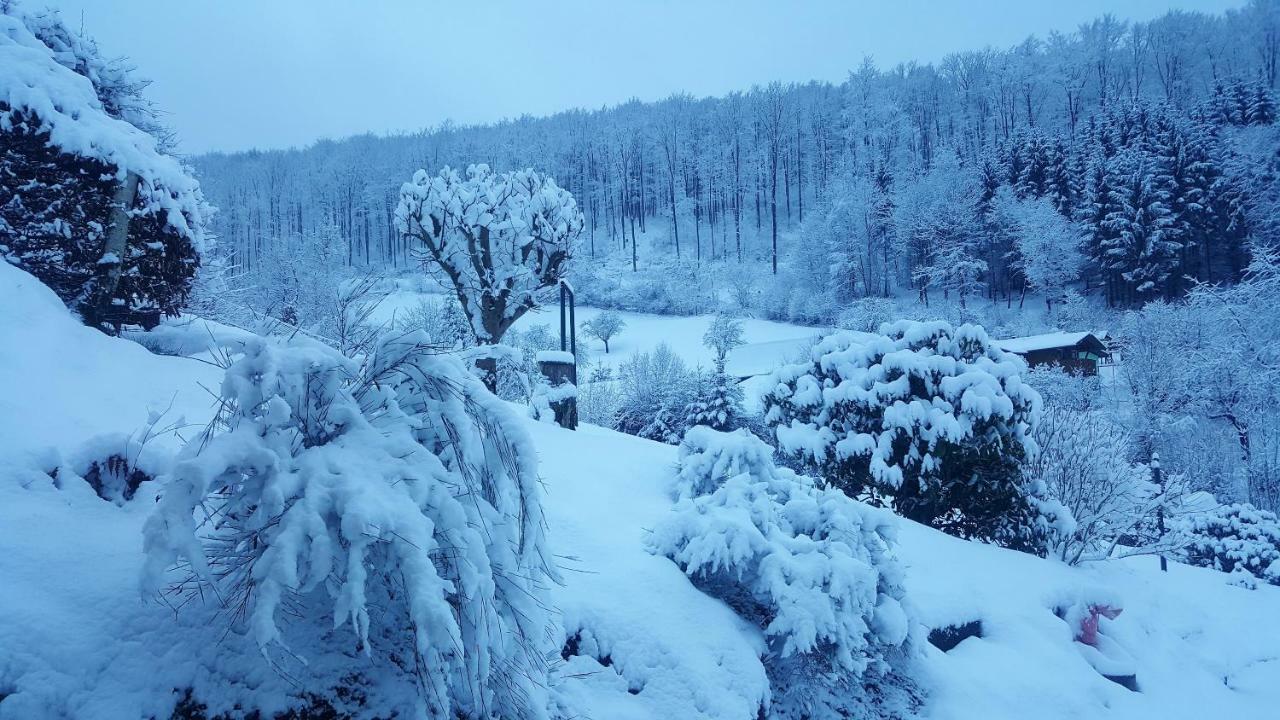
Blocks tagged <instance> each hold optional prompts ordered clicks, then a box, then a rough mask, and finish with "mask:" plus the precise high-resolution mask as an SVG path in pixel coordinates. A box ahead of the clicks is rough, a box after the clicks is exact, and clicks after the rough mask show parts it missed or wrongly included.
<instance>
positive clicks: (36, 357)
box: [0, 263, 1280, 720]
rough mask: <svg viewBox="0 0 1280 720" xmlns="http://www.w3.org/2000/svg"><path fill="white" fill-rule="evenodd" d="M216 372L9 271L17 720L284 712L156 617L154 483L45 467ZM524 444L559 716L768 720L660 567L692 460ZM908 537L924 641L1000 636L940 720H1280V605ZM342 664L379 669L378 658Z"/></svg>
mask: <svg viewBox="0 0 1280 720" xmlns="http://www.w3.org/2000/svg"><path fill="white" fill-rule="evenodd" d="M686 334H687V333H686ZM678 336H679V333H678V332H676V331H673V333H672V337H678ZM700 340H701V338H700V337H696V338H694V341H695V342H698V343H699V347H700ZM219 372H220V371H219V370H218V369H217V368H216V367H213V366H211V365H209V364H206V363H202V362H199V361H196V360H192V359H189V358H182V357H165V356H157V355H153V354H151V353H149V352H147V351H146V350H145V349H143V348H142V347H141V346H138V345H136V344H134V343H131V342H128V341H125V340H119V339H111V338H107V337H105V336H102V335H101V334H99V333H97V332H95V331H92V330H88V329H85V328H83V327H81V326H80V325H79V323H78V322H77V321H76V320H75V319H74V318H72V317H71V316H70V315H69V314H67V313H66V311H65V310H63V309H62V306H61V304H60V303H59V302H58V300H57V299H56V297H54V296H53V294H52V293H51V292H49V291H48V290H47V289H45V288H44V287H43V286H41V285H39V283H37V282H36V281H35V280H33V279H32V278H31V277H30V276H28V275H26V274H24V273H22V272H20V271H18V270H15V269H13V268H11V267H9V266H8V265H5V264H3V263H0V422H2V423H3V428H2V429H3V432H2V433H0V449H2V450H3V451H4V457H5V461H4V464H3V465H0V719H3V720H42V719H44V718H105V719H108V720H113V719H116V718H121V719H131V718H144V717H149V716H151V715H155V716H158V717H161V718H163V717H167V716H168V713H169V712H170V710H171V708H172V707H173V705H174V703H175V702H176V701H177V700H178V698H179V694H175V690H178V689H181V688H187V687H194V688H195V690H196V693H197V694H198V695H200V696H202V697H204V698H206V699H208V700H212V701H214V702H222V703H226V704H230V703H233V702H244V703H253V704H259V705H261V706H262V707H263V708H264V709H267V710H268V711H270V710H272V709H278V708H280V707H283V704H284V703H285V701H286V700H287V694H288V692H289V691H290V685H289V683H288V681H287V680H285V679H283V678H281V677H279V676H278V675H276V674H275V673H274V672H273V671H272V670H270V669H269V668H268V667H267V666H266V664H265V663H264V662H263V660H262V657H261V655H260V654H259V653H258V652H257V649H256V647H255V646H253V643H252V641H251V640H246V639H245V638H242V637H240V636H237V635H234V634H228V635H225V636H224V635H223V634H222V632H221V631H220V630H218V629H217V628H216V627H214V626H211V625H209V624H206V623H202V622H201V621H200V616H198V615H187V614H184V615H179V616H177V617H175V615H174V614H173V613H172V612H171V611H170V609H168V608H166V607H163V606H161V605H158V604H156V603H146V604H144V603H142V602H140V599H139V594H138V590H137V587H138V585H137V577H138V572H139V569H140V567H141V565H142V552H141V537H142V536H141V525H142V522H143V520H144V519H145V517H146V516H147V514H148V513H149V512H150V511H151V507H152V506H153V504H154V497H155V488H153V487H150V486H151V485H153V483H147V484H144V485H143V486H142V489H141V490H140V491H139V492H138V495H137V496H135V498H134V499H133V500H132V501H130V502H128V503H125V504H124V505H123V506H122V507H121V506H116V505H114V504H111V503H108V502H106V501H103V500H101V499H99V498H98V497H97V496H96V495H95V494H94V493H93V492H92V491H91V490H90V489H89V488H88V486H87V485H85V484H84V483H83V482H80V481H78V480H74V479H72V480H67V481H65V482H63V483H62V486H61V487H57V486H56V485H55V483H54V481H53V480H52V479H50V478H49V477H48V476H47V475H46V474H44V472H43V471H45V470H49V469H52V468H53V467H56V465H57V463H56V460H55V459H54V456H53V455H52V454H51V451H50V450H48V449H49V448H53V449H55V450H56V451H57V452H59V453H61V455H62V456H63V457H64V458H65V457H69V456H73V455H75V453H76V452H77V450H78V449H79V448H81V447H83V446H84V445H85V444H86V443H90V444H92V443H93V442H95V440H94V438H95V437H96V436H98V435H99V434H101V433H103V432H123V433H128V432H131V431H133V430H135V429H136V428H137V427H139V426H140V425H142V424H143V423H144V422H145V421H146V419H147V417H148V412H149V410H150V409H152V408H154V407H157V406H158V407H159V408H161V409H163V408H164V407H167V406H168V405H169V404H170V401H171V399H173V398H175V397H176V399H173V400H172V404H173V407H174V409H173V411H172V412H174V413H182V414H185V415H186V416H187V420H188V421H191V422H201V421H203V420H205V419H207V418H208V416H209V414H210V412H211V410H212V407H211V403H212V398H211V397H210V396H209V395H208V394H207V393H206V392H205V390H204V389H203V388H202V386H207V387H210V388H214V387H215V386H216V384H217V383H218V381H219V378H218V374H219ZM526 429H527V430H528V432H529V434H530V435H531V437H532V439H533V443H534V445H535V446H536V447H537V449H538V453H539V460H540V468H541V475H542V477H543V480H544V484H545V489H546V498H545V507H546V512H547V522H548V526H549V527H548V535H549V538H550V543H551V548H552V550H553V552H554V554H555V556H556V557H557V560H558V563H559V564H560V565H561V567H562V575H563V579H564V584H563V585H562V586H560V587H557V588H555V590H554V592H553V597H554V600H555V603H556V605H557V606H558V608H559V611H560V614H561V620H562V623H561V624H562V626H563V629H564V635H565V637H564V640H565V641H566V642H565V649H564V651H563V653H562V654H563V656H564V657H565V663H564V665H563V666H562V668H561V676H562V678H563V680H562V686H561V693H560V694H561V697H562V703H564V704H565V705H566V706H569V707H572V708H574V710H575V711H576V712H578V713H580V714H581V716H583V717H591V718H595V719H596V720H617V719H629V718H636V719H642V718H658V719H661V720H667V719H674V718H680V719H682V720H683V719H685V718H717V719H719V718H724V719H726V720H739V719H741V720H749V719H751V718H755V717H756V716H757V712H758V708H759V706H760V702H761V699H762V698H763V697H764V696H765V693H766V692H767V680H766V678H765V674H764V669H763V667H762V665H761V663H760V660H759V658H758V654H759V653H760V652H761V651H762V649H763V647H764V646H763V641H762V639H761V637H760V635H759V632H758V631H757V630H756V629H755V628H753V627H751V626H749V625H747V624H746V623H744V622H743V621H741V620H740V619H739V618H738V617H737V616H736V615H735V614H734V613H733V612H732V611H731V610H730V609H729V608H728V607H727V606H725V605H724V604H723V603H721V602H719V601H717V600H714V599H712V598H710V597H708V596H706V595H703V594H702V593H700V592H699V591H698V590H696V589H695V588H694V587H693V585H692V584H690V583H689V582H688V580H687V579H686V578H685V576H684V575H683V574H682V573H681V571H680V570H679V569H678V568H677V567H676V566H675V565H674V564H672V563H671V562H670V561H668V560H666V559H664V558H661V557H655V556H653V555H650V554H649V553H648V552H647V551H646V549H645V544H644V540H645V536H646V532H647V531H648V530H649V529H650V528H652V527H653V526H654V525H655V524H656V523H657V522H658V521H659V520H661V518H662V517H663V515H664V514H665V513H666V512H667V511H668V510H669V509H670V508H671V505H672V501H671V498H670V495H669V487H668V486H669V481H670V478H671V474H672V469H673V466H674V464H675V462H676V449H675V448H674V447H671V446H667V445H661V444H657V443H653V442H650V441H645V440H640V439H637V438H634V437H631V436H627V435H621V434H618V433H615V432H612V431H609V430H603V429H600V428H594V427H590V426H586V427H584V428H582V429H581V430H580V431H578V432H569V431H565V430H561V429H559V428H556V427H554V426H551V425H547V424H539V423H534V422H532V421H529V422H528V424H527V426H526ZM165 443H170V444H169V447H172V441H171V440H165V439H161V440H159V441H157V444H158V449H157V452H162V451H163V450H164V447H165ZM900 525H901V528H900V532H899V535H900V537H899V548H898V553H899V555H900V557H901V559H902V560H903V562H904V564H905V566H906V567H907V573H908V574H907V580H906V583H907V589H908V598H909V600H910V602H911V603H912V604H913V605H914V607H915V612H916V617H917V618H918V620H919V621H920V622H921V623H922V627H921V628H920V630H921V632H925V631H927V630H928V629H930V628H934V627H940V626H947V625H960V624H964V623H968V622H970V621H974V620H980V621H981V623H982V636H981V637H974V638H970V639H967V640H964V641H963V642H961V643H960V644H959V645H958V646H956V647H955V648H953V649H952V650H950V651H949V652H945V653H944V652H942V651H941V650H938V649H936V648H934V647H932V646H926V647H925V650H924V653H925V654H924V656H923V658H922V659H921V661H920V665H919V668H918V677H919V680H920V683H921V684H922V686H923V687H924V688H925V690H926V692H927V699H926V702H925V705H924V708H923V710H922V712H923V714H924V716H926V717H932V718H956V719H968V718H974V719H978V718H982V719H984V720H987V719H999V718H1011V719H1012V718H1018V719H1019V720H1021V719H1022V718H1026V717H1036V718H1148V717H1150V718H1188V719H1190V718H1204V717H1223V716H1236V717H1268V716H1270V714H1272V713H1274V709H1275V708H1276V707H1280V589H1277V588H1272V587H1262V588H1260V589H1257V590H1246V589H1243V588H1240V587H1235V586H1232V585H1229V584H1228V582H1227V580H1228V578H1227V576H1226V575H1224V574H1221V573H1216V572H1212V571H1208V570H1202V569H1197V568H1189V567H1184V566H1181V565H1177V564H1174V565H1172V566H1171V567H1170V572H1168V573H1161V572H1160V571H1159V568H1158V565H1157V563H1156V561H1155V560H1154V559H1152V558H1143V559H1135V560H1129V561H1123V562H1112V563H1107V564H1096V565H1091V566H1086V567H1083V568H1069V567H1066V566H1063V565H1061V564H1059V563H1055V562H1052V561H1047V560H1041V559H1038V558H1035V557H1032V556H1029V555H1025V554H1021V553H1016V552H1012V551H1007V550H1001V549H998V548H994V547H990V546H985V545H980V544H975V543H970V542H965V541H960V540H956V539H954V538H951V537H948V536H944V535H942V534H940V533H937V532H935V531H932V530H929V529H927V528H923V527H920V526H917V525H913V524H912V523H909V522H905V521H904V522H901V523H900ZM1081 602H1084V603H1095V604H1107V605H1111V606H1113V607H1121V608H1123V613H1122V614H1121V615H1120V616H1119V617H1118V618H1116V619H1115V620H1113V621H1106V620H1104V621H1103V626H1102V633H1103V635H1104V636H1105V637H1106V638H1108V640H1109V641H1110V642H1112V643H1113V644H1114V646H1115V647H1114V648H1113V649H1114V650H1115V651H1116V652H1118V653H1120V654H1123V655H1127V656H1128V657H1129V658H1130V662H1131V668H1132V669H1133V670H1136V674H1137V684H1138V687H1139V690H1140V691H1138V692H1133V691H1130V690H1128V689H1125V688H1123V687H1121V686H1120V685H1118V684H1116V683H1113V682H1111V681H1109V680H1107V679H1105V678H1103V677H1102V676H1101V675H1100V674H1099V672H1098V671H1097V670H1096V669H1095V666H1094V664H1091V662H1090V659H1089V657H1088V656H1087V654H1088V653H1090V652H1093V651H1091V650H1090V649H1089V648H1087V647H1085V646H1083V645H1081V644H1079V643H1077V642H1075V641H1074V640H1073V635H1074V629H1073V627H1072V626H1070V625H1068V623H1067V622H1066V621H1064V620H1062V619H1060V618H1059V617H1058V615H1056V614H1055V609H1058V608H1066V607H1070V606H1072V605H1077V604H1079V603H1081ZM337 632H339V633H341V632H346V630H345V629H344V630H339V631H337ZM311 660H313V661H314V662H318V663H323V662H333V660H324V659H320V658H311ZM341 661H342V662H348V663H350V664H351V665H352V667H353V668H355V669H359V670H362V671H364V672H366V673H376V672H377V666H376V663H375V662H374V661H370V660H369V659H367V658H365V657H364V656H362V655H359V654H352V655H351V657H345V656H344V657H342V658H341Z"/></svg>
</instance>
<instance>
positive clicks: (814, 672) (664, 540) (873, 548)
mask: <svg viewBox="0 0 1280 720" xmlns="http://www.w3.org/2000/svg"><path fill="white" fill-rule="evenodd" d="M675 489H676V493H677V496H678V501H677V505H676V507H675V509H674V511H673V512H672V514H671V515H670V516H668V517H667V519H666V520H664V521H663V522H662V523H660V524H659V525H658V526H657V527H656V528H655V529H654V531H653V533H652V534H651V536H650V538H649V546H650V549H651V550H652V552H654V553H655V554H659V555H663V556H665V557H668V558H670V559H671V560H673V561H674V562H675V563H676V564H678V565H679V566H680V567H681V569H683V570H684V571H685V573H686V574H688V575H689V577H690V578H691V579H692V580H693V581H694V583H695V584H696V585H697V586H698V587H699V588H700V589H701V590H702V591H703V592H706V593H707V594H709V595H712V596H714V597H717V598H720V599H721V600H723V601H725V602H726V603H727V604H728V605H729V606H730V607H732V608H733V609H734V610H735V611H736V612H737V613H738V614H739V615H741V616H742V617H743V618H745V619H746V620H748V621H749V622H751V623H753V624H755V625H757V626H759V627H760V628H761V629H762V630H763V632H764V635H765V639H766V642H767V643H768V653H767V654H766V657H765V660H764V661H765V666H766V670H767V671H768V675H769V680H770V686H771V692H772V698H771V702H770V705H771V707H770V714H769V717H779V718H802V717H828V716H831V717H835V716H837V715H838V716H840V717H846V716H849V714H852V715H853V716H861V713H860V712H859V710H862V711H865V710H866V709H867V707H868V706H869V705H870V704H871V703H875V704H876V705H877V706H878V709H879V710H881V711H885V712H888V714H889V715H890V716H892V715H893V714H894V711H895V710H897V709H899V708H903V707H907V706H909V705H910V704H911V702H913V689H912V686H911V684H910V682H909V681H908V680H907V679H906V678H905V676H904V675H902V674H901V673H902V672H903V671H904V670H905V669H906V668H905V665H906V663H907V661H908V660H909V659H910V657H911V655H912V653H911V648H913V647H914V643H913V642H912V641H911V640H910V635H911V633H910V632H909V630H910V626H911V621H910V619H909V615H908V612H907V609H906V606H905V605H904V602H903V598H904V591H903V589H902V585H901V583H902V575H903V572H902V569H901V567H900V566H899V565H898V563H897V560H896V559H895V558H894V556H893V542H894V518H893V516H892V515H890V514H889V513H887V512H885V511H883V510H876V509H874V508H870V507H867V506H866V505H863V504H862V503H859V502H857V501H854V500H852V499H850V498H849V497H847V496H846V495H844V494H843V493H841V492H840V491H838V490H833V489H819V488H817V487H815V486H814V485H813V483H812V481H810V480H809V479H808V478H806V477H802V476H798V475H796V474H795V473H794V472H792V471H790V470H788V469H785V468H779V467H777V466H775V465H774V463H773V460H772V449H771V448H770V447H769V446H768V445H766V444H765V443H764V442H762V441H761V440H759V439H758V438H756V437H755V436H754V435H751V434H750V433H748V432H747V431H745V430H739V431H737V432H734V433H721V432H717V431H715V430H711V429H710V428H706V427H695V428H693V429H691V430H690V431H689V432H688V434H687V435H686V436H685V439H684V442H683V443H682V444H681V446H680V467H679V470H678V474H677V478H676V483H675Z"/></svg>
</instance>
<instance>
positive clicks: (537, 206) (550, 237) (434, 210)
mask: <svg viewBox="0 0 1280 720" xmlns="http://www.w3.org/2000/svg"><path fill="white" fill-rule="evenodd" d="M395 221H396V227H397V229H398V231H399V232H400V233H402V234H403V235H405V236H407V237H410V238H412V239H414V240H416V241H418V242H419V243H421V245H422V248H423V251H422V254H423V259H424V262H425V265H426V266H427V267H428V268H429V269H430V270H432V271H434V272H438V273H439V274H440V275H441V276H442V280H443V281H444V282H445V283H446V284H447V285H448V286H450V287H452V288H453V290H454V292H455V293H456V294H457V296H458V300H459V301H460V302H461V303H462V309H463V311H464V312H465V313H466V316H467V318H468V320H470V321H471V326H472V328H473V330H474V332H475V336H476V338H477V340H478V341H479V342H481V343H496V342H498V341H499V340H501V339H502V335H503V334H504V333H505V332H506V331H507V329H508V328H510V327H511V325H512V323H514V322H515V321H516V320H517V319H519V318H520V316H521V315H523V314H524V313H526V312H528V311H529V310H531V309H533V308H534V307H537V305H538V303H539V301H540V299H541V298H540V294H541V293H542V292H543V291H545V290H547V289H549V288H552V287H555V286H556V284H557V283H558V282H559V281H560V280H561V279H562V278H563V277H564V274H565V270H566V267H567V265H568V262H569V258H570V257H571V255H572V253H573V246H574V243H575V242H576V240H577V238H578V235H579V233H581V232H582V226H583V217H582V213H581V212H580V211H579V210H578V205H577V203H576V202H574V199H573V196H572V195H570V194H569V192H568V191H566V190H562V189H561V188H560V187H559V186H557V185H556V183H555V181H554V180H552V179H551V178H550V177H547V176H545V175H540V174H539V173H537V172H534V171H533V170H520V171H517V172H511V173H502V174H495V173H494V172H493V171H491V170H490V169H489V166H488V165H471V166H470V167H468V168H467V171H466V177H465V178H463V177H462V176H461V175H459V174H458V172H457V171H456V170H453V169H452V168H448V167H446V168H445V169H444V170H442V171H440V174H439V175H436V176H435V177H431V176H429V175H428V174H427V173H426V171H425V170H419V171H418V172H417V173H415V174H414V176H413V180H412V181H411V182H408V183H405V184H404V186H403V187H402V188H401V189H400V204H399V206H398V207H397V208H396V215H395Z"/></svg>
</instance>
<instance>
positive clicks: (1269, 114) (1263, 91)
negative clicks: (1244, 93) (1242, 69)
mask: <svg viewBox="0 0 1280 720" xmlns="http://www.w3.org/2000/svg"><path fill="white" fill-rule="evenodd" d="M1252 94H1253V96H1252V98H1251V99H1250V102H1249V107H1248V110H1247V111H1246V112H1245V122H1246V123H1247V124H1249V125H1270V124H1271V123H1273V122H1275V121H1276V99H1275V96H1274V95H1272V94H1271V88H1268V87H1267V84H1266V83H1265V82H1263V81H1262V80H1261V79H1258V80H1255V81H1254V83H1253V88H1252Z"/></svg>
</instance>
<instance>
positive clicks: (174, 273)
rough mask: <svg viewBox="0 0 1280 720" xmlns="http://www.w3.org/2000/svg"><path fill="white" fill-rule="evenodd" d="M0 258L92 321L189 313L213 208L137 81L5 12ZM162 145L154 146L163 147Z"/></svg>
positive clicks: (34, 22)
mask: <svg viewBox="0 0 1280 720" xmlns="http://www.w3.org/2000/svg"><path fill="white" fill-rule="evenodd" d="M0 67H3V68H4V71H3V72H0V145H3V147H4V152H3V153H0V177H3V178H4V182H2V183H0V229H3V232H0V257H2V258H3V259H5V260H8V261H9V262H11V263H14V264H16V265H18V266H19V267H22V268H23V269H25V270H27V271H28V272H31V273H32V274H33V275H35V276H36V277H38V278H39V279H40V280H41V282H44V283H45V284H46V285H49V286H50V287H51V288H52V289H53V290H54V291H55V292H56V293H57V294H58V296H59V297H60V298H62V300H63V302H64V303H66V304H67V305H68V306H69V307H71V308H73V309H74V310H76V311H78V312H79V313H80V314H81V315H82V316H83V318H84V319H85V320H86V322H87V323H88V324H91V325H95V326H98V327H101V328H104V329H105V328H106V327H108V326H111V325H116V326H118V325H120V324H121V323H123V322H135V321H139V318H138V317H137V315H138V313H143V319H141V320H140V322H142V323H143V324H146V323H149V322H158V315H159V313H160V312H164V313H166V314H170V315H175V314H177V313H178V311H179V310H180V309H181V307H182V305H183V304H184V303H185V301H186V299H187V297H188V295H189V293H190V291H191V286H192V279H193V276H194V275H195V272H196V269H197V267H198V266H199V257H198V256H199V254H200V253H201V252H203V251H204V250H205V245H206V235H205V230H204V227H205V224H206V222H207V221H208V218H209V216H210V214H211V209H210V208H209V206H208V205H207V204H206V203H205V201H204V197H203V195H202V193H201V191H200V185H199V183H198V182H197V181H196V179H195V177H194V175H193V174H192V173H191V172H190V170H189V169H188V168H186V167H185V166H183V164H182V163H181V162H179V161H178V160H177V159H176V158H175V157H173V156H172V155H169V154H168V153H167V152H166V151H165V149H164V143H165V142H166V140H165V137H164V136H163V130H162V129H161V128H160V127H159V125H158V123H157V122H156V119H155V112H154V110H153V109H151V107H150V105H149V104H147V103H146V101H145V99H144V98H143V97H142V95H141V90H142V87H144V86H145V83H143V82H142V81H139V80H136V79H135V78H133V77H132V76H131V74H130V69H129V68H128V67H127V66H124V65H122V64H121V63H120V62H119V61H114V62H112V61H107V60H105V59H103V58H102V57H101V56H100V55H99V54H98V50H97V48H96V46H94V45H93V43H92V41H89V40H86V39H85V38H82V37H79V36H76V35H74V34H72V33H71V32H70V31H68V30H67V29H66V27H65V26H63V25H62V22H61V20H60V19H59V18H58V16H57V14H56V13H54V12H46V13H43V14H38V15H27V14H24V13H23V12H21V11H20V10H18V9H17V8H16V6H14V5H13V4H11V3H3V4H0ZM158 135H159V137H158Z"/></svg>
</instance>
